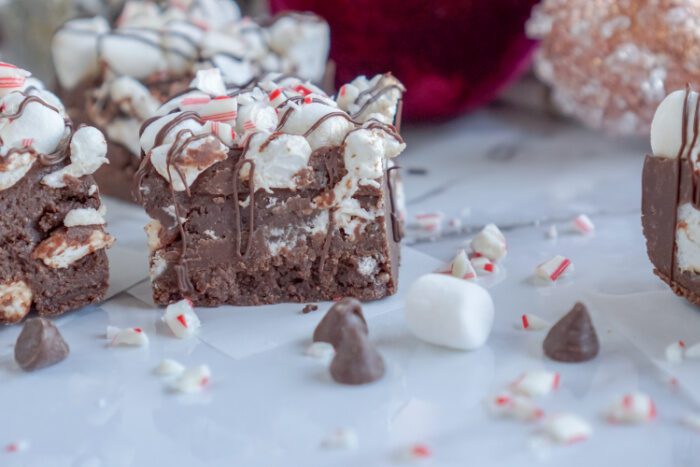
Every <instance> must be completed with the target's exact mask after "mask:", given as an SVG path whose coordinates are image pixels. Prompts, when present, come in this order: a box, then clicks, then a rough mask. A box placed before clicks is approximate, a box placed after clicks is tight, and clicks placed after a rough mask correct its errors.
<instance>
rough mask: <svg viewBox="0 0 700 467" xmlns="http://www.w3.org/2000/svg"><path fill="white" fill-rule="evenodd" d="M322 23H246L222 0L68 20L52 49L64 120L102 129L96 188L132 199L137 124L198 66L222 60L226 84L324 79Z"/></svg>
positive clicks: (299, 18) (130, 6)
mask: <svg viewBox="0 0 700 467" xmlns="http://www.w3.org/2000/svg"><path fill="white" fill-rule="evenodd" d="M328 48H329V29H328V24H327V23H326V22H325V21H323V20H322V19H321V18H320V17H318V16H316V15H313V14H310V13H309V14H301V13H284V14H280V15H278V16H276V17H274V18H271V19H266V20H261V21H253V20H251V19H249V18H241V17H240V12H239V11H238V7H237V6H236V4H235V3H234V2H232V1H229V0H207V1H205V0H189V1H187V0H186V1H184V2H183V1H182V0H177V1H175V0H171V1H170V2H167V5H166V6H164V7H160V6H158V5H157V4H155V3H152V2H140V1H131V2H127V4H126V6H125V8H124V11H123V13H122V14H121V16H120V17H119V19H118V20H117V22H116V24H115V25H114V26H113V27H112V26H110V24H109V23H108V22H107V21H106V20H105V19H103V18H101V17H95V18H87V19H86V18H81V19H76V20H72V21H69V22H67V23H66V24H65V25H64V26H63V27H62V28H60V29H59V30H58V31H57V32H56V35H55V36H54V40H53V44H52V52H53V59H54V64H55V67H56V74H57V77H58V81H59V85H60V90H59V95H60V96H61V98H62V99H63V101H64V102H65V104H66V107H67V109H68V113H69V114H70V116H71V118H72V119H73V120H74V121H75V122H76V123H77V124H88V125H94V126H96V127H97V128H99V129H101V130H102V131H103V132H104V133H105V134H106V135H107V140H108V143H109V151H108V154H109V160H110V164H109V165H106V166H104V167H103V168H102V169H101V170H100V171H98V172H97V173H96V174H95V178H96V179H97V181H98V184H99V186H100V189H101V190H102V192H103V193H105V194H108V195H112V196H117V197H119V198H122V199H124V200H127V201H130V200H131V182H132V180H133V176H134V173H135V172H136V169H137V168H138V166H139V163H140V154H141V151H140V147H139V136H138V130H139V127H140V126H141V124H142V123H143V122H144V121H145V120H146V119H148V118H149V117H151V116H152V115H153V113H154V112H155V111H156V109H158V107H159V106H160V104H161V103H162V102H164V101H165V100H166V98H168V97H169V96H170V95H172V94H175V93H177V92H178V91H182V90H184V89H186V88H187V86H188V84H189V82H190V81H191V80H192V79H193V77H194V74H195V72H196V71H197V70H198V69H204V68H212V67H217V68H219V69H220V70H221V71H222V73H223V76H224V79H225V81H226V83H227V85H228V86H241V85H245V84H247V83H250V82H251V80H252V79H254V78H255V77H257V76H261V75H262V74H265V73H267V72H270V71H276V72H283V73H294V74H295V75H298V76H301V77H302V78H304V79H308V80H311V81H315V82H320V81H321V80H323V79H324V73H325V72H326V62H327V58H328Z"/></svg>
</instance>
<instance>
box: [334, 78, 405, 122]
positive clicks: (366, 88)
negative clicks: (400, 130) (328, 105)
mask: <svg viewBox="0 0 700 467" xmlns="http://www.w3.org/2000/svg"><path fill="white" fill-rule="evenodd" d="M405 91H406V90H405V88H404V87H403V84H401V82H400V81H399V80H398V79H396V78H395V77H394V76H393V75H391V74H390V73H386V74H383V75H376V76H374V77H372V78H371V79H367V77H365V76H359V77H357V78H355V79H354V80H353V81H352V82H350V83H348V84H345V85H343V86H341V88H340V90H339V91H338V97H337V102H338V105H339V106H340V107H341V108H342V109H344V110H346V111H347V112H348V113H350V114H352V115H353V116H354V118H355V119H356V120H359V121H362V122H364V121H367V120H369V119H370V118H375V119H378V120H380V121H381V122H384V123H393V122H394V118H395V117H396V112H397V109H398V103H399V101H400V100H401V97H402V95H403V93H404V92H405Z"/></svg>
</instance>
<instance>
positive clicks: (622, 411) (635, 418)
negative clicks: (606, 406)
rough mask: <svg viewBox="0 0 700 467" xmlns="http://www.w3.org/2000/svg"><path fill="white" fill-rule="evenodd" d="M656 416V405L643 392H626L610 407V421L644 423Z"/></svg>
mask: <svg viewBox="0 0 700 467" xmlns="http://www.w3.org/2000/svg"><path fill="white" fill-rule="evenodd" d="M655 418H656V406H655V405H654V402H653V401H652V400H651V398H650V397H649V396H647V395H646V394H642V393H639V392H637V393H631V394H625V395H624V396H622V397H620V398H619V399H618V400H617V401H615V403H614V404H613V405H612V407H610V410H609V411H608V421H609V422H610V423H630V424H633V423H644V422H649V421H651V420H653V419H655Z"/></svg>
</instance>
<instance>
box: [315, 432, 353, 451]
mask: <svg viewBox="0 0 700 467" xmlns="http://www.w3.org/2000/svg"><path fill="white" fill-rule="evenodd" d="M359 444H360V442H359V439H358V437H357V433H356V432H355V430H352V429H350V428H338V429H337V430H335V431H333V432H332V433H331V434H330V435H328V436H327V437H326V438H325V439H324V440H323V441H322V442H321V447H323V448H324V449H345V450H354V449H357V447H358V446H359Z"/></svg>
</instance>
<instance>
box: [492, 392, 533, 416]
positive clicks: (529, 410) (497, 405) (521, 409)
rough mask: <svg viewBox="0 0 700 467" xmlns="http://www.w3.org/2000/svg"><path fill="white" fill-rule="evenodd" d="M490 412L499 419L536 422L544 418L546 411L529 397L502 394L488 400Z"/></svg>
mask: <svg viewBox="0 0 700 467" xmlns="http://www.w3.org/2000/svg"><path fill="white" fill-rule="evenodd" d="M486 406H487V408H488V409H489V410H490V412H491V413H492V414H494V415H496V416H499V417H505V418H514V419H516V420H521V421H534V420H538V419H540V418H542V417H543V416H544V411H543V410H542V409H541V408H539V407H538V406H537V404H535V402H534V401H533V400H532V399H530V398H529V397H524V396H519V395H517V394H510V393H501V394H497V395H496V396H494V397H491V398H488V399H487V400H486Z"/></svg>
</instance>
